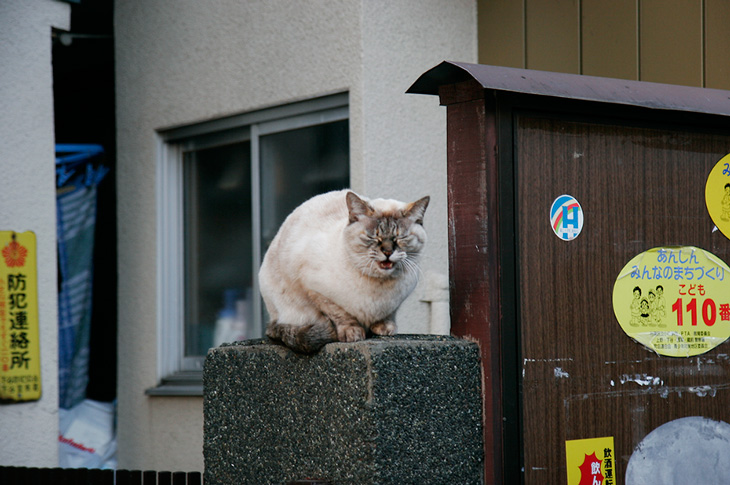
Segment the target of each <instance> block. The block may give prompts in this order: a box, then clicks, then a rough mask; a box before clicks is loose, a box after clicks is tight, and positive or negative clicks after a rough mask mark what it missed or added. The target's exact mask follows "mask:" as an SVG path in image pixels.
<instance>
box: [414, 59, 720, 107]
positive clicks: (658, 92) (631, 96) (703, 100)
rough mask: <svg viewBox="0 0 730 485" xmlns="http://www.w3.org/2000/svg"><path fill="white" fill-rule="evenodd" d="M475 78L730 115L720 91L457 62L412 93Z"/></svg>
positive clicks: (498, 85) (513, 87) (489, 85)
mask: <svg viewBox="0 0 730 485" xmlns="http://www.w3.org/2000/svg"><path fill="white" fill-rule="evenodd" d="M469 79H474V80H475V81H476V82H478V83H479V84H480V85H481V86H482V87H483V88H484V89H491V90H496V91H509V92H515V93H525V94H534V95H537V96H550V97H557V98H567V99H577V100H584V101H596V102H606V103H618V104H624V105H629V106H641V107H644V108H653V109H662V110H671V111H687V112H695V113H706V114H714V115H721V116H730V91H725V90H720V89H709V88H698V87H689V86H677V85H672V84H661V83H652V82H645V81H630V80H624V79H612V78H605V77H595V76H583V75H577V74H565V73H559V72H547V71H535V70H530V69H518V68H513V67H500V66H488V65H483V64H470V63H466V62H453V61H444V62H442V63H441V64H439V65H438V66H435V67H434V68H432V69H430V70H428V71H426V72H425V73H424V74H422V75H421V76H420V77H419V78H418V80H416V82H415V83H413V85H412V86H411V87H410V88H409V89H408V91H406V92H407V93H411V94H431V95H438V89H439V86H443V85H446V84H456V83H459V82H463V81H467V80H469Z"/></svg>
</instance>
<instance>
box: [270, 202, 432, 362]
mask: <svg viewBox="0 0 730 485" xmlns="http://www.w3.org/2000/svg"><path fill="white" fill-rule="evenodd" d="M429 200H430V198H429V197H428V196H426V197H423V198H422V199H419V200H417V201H416V202H412V203H410V204H407V203H404V202H399V201H396V200H388V199H374V200H369V199H367V198H365V197H361V196H359V195H357V194H355V192H353V191H351V190H341V191H335V192H328V193H325V194H321V195H317V196H315V197H313V198H311V199H309V200H308V201H306V202H304V203H303V204H302V205H300V206H299V207H297V208H296V209H295V210H294V211H293V212H292V213H291V214H289V216H288V217H287V218H286V220H285V221H284V223H283V224H282V225H281V227H280V228H279V232H278V233H277V234H276V236H275V237H274V239H273V241H272V242H271V245H270V247H269V249H268V250H267V252H266V255H265V256H264V260H263V263H262V264H261V269H260V271H259V286H260V289H261V295H262V297H263V299H264V304H265V305H266V309H267V310H268V312H269V315H270V321H269V324H268V326H267V330H266V335H267V336H268V337H270V338H271V339H273V340H276V341H280V342H281V343H283V344H284V345H286V346H287V347H289V348H291V349H292V350H294V351H296V352H301V353H314V352H317V351H319V350H320V349H321V348H322V347H323V346H324V345H325V344H327V343H330V342H337V341H340V342H357V341H359V340H363V339H364V338H365V337H366V336H367V335H368V334H374V335H393V334H395V333H396V325H395V313H396V310H397V309H398V307H399V306H400V305H401V303H403V300H405V299H406V297H407V296H408V295H409V294H410V293H411V292H412V291H413V289H414V288H415V287H416V283H417V282H418V272H419V268H418V256H419V253H420V252H421V250H422V249H423V246H424V244H425V243H426V231H425V229H424V228H423V216H424V213H425V212H426V208H427V207H428V203H429Z"/></svg>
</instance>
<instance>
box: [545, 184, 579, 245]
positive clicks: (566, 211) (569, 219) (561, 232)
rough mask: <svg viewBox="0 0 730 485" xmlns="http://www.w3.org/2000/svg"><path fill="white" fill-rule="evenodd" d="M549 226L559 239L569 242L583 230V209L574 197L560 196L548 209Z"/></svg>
mask: <svg viewBox="0 0 730 485" xmlns="http://www.w3.org/2000/svg"><path fill="white" fill-rule="evenodd" d="M550 225H551V226H552V228H553V232H555V235H556V236H558V237H559V238H560V239H562V240H564V241H570V240H572V239H575V238H576V237H578V234H580V231H581V230H582V229H583V209H582V208H581V206H580V204H579V203H578V201H577V200H575V197H573V196H570V195H561V196H560V197H558V198H557V199H555V200H554V201H553V205H552V207H550Z"/></svg>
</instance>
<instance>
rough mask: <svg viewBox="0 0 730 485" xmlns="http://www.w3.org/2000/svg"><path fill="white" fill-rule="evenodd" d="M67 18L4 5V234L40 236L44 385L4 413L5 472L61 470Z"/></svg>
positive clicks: (40, 2) (46, 0) (0, 127)
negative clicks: (56, 86) (32, 398)
mask: <svg viewBox="0 0 730 485" xmlns="http://www.w3.org/2000/svg"><path fill="white" fill-rule="evenodd" d="M69 15H70V10H69V6H68V5H66V4H63V3H60V2H57V1H55V0H37V1H34V2H0V113H2V122H0V144H1V145H0V169H1V170H2V175H1V176H0V230H12V231H17V232H22V231H33V232H35V235H36V242H37V258H38V260H37V261H38V311H39V320H40V321H39V327H40V349H41V380H42V396H41V399H40V400H39V401H36V402H30V403H25V404H13V405H3V406H0V437H1V439H0V465H15V466H35V467H54V466H57V465H58V323H57V276H56V275H57V273H56V268H57V262H56V182H55V153H54V124H53V72H52V65H51V28H52V27H57V28H61V29H68V27H69ZM3 244H4V243H3Z"/></svg>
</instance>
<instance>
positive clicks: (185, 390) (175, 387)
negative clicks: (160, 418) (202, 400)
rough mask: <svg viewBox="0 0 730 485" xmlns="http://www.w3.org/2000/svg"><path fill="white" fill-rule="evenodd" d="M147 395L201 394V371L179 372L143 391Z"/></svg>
mask: <svg viewBox="0 0 730 485" xmlns="http://www.w3.org/2000/svg"><path fill="white" fill-rule="evenodd" d="M144 393H145V394H146V395H148V396H200V397H202V396H203V373H202V372H194V371H190V372H179V373H177V374H173V375H171V376H168V377H165V378H164V379H162V382H160V384H159V385H158V386H156V387H151V388H149V389H147V390H146V391H145V392H144Z"/></svg>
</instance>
